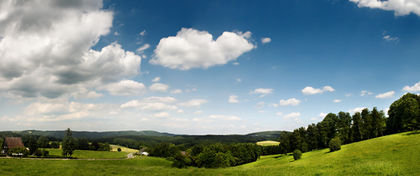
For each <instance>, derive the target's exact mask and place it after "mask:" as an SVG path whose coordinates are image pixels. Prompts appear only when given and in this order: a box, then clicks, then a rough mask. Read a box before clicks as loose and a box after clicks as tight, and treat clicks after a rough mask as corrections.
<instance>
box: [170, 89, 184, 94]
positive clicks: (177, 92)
mask: <svg viewBox="0 0 420 176" xmlns="http://www.w3.org/2000/svg"><path fill="white" fill-rule="evenodd" d="M182 92H183V91H182V90H181V89H175V90H172V91H171V94H180V93H182Z"/></svg>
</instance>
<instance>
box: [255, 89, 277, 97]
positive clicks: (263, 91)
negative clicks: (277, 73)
mask: <svg viewBox="0 0 420 176" xmlns="http://www.w3.org/2000/svg"><path fill="white" fill-rule="evenodd" d="M273 91H274V89H268V88H257V89H254V90H253V91H251V93H252V94H259V95H260V97H264V96H266V95H268V94H271V93H273Z"/></svg>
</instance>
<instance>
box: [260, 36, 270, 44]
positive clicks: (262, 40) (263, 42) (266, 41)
mask: <svg viewBox="0 0 420 176" xmlns="http://www.w3.org/2000/svg"><path fill="white" fill-rule="evenodd" d="M270 42H271V38H268V37H265V38H261V43H262V44H266V43H270Z"/></svg>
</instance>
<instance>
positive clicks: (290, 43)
mask: <svg viewBox="0 0 420 176" xmlns="http://www.w3.org/2000/svg"><path fill="white" fill-rule="evenodd" d="M407 3H409V2H400V1H396V0H388V1H377V0H349V1H347V0H342V1H338V0H320V1H312V0H288V1H264V2H259V1H240V2H239V1H123V2H121V1H109V0H106V1H104V2H102V1H83V0H80V1H73V2H66V1H48V2H47V3H46V4H41V2H38V1H29V2H26V3H23V4H17V3H14V2H13V1H10V2H8V1H5V2H3V3H2V4H1V5H0V9H2V11H3V14H1V13H0V26H2V27H0V55H1V56H2V58H1V59H0V61H1V62H2V64H1V65H0V84H1V86H0V109H1V111H0V119H1V121H2V122H3V123H1V124H0V129H2V130H21V129H41V130H61V129H65V128H67V127H70V128H72V129H74V130H88V131H110V130H157V131H162V132H172V133H183V134H209V133H211V134H228V133H248V132H255V131H264V130H293V129H294V128H297V127H300V126H306V125H308V124H310V123H316V122H319V121H320V120H322V116H323V115H325V113H329V112H333V113H337V112H339V111H349V112H352V113H353V112H355V111H357V110H360V109H361V108H363V107H368V108H372V107H378V109H381V110H386V109H387V108H388V107H389V105H390V104H391V103H392V102H393V101H395V100H396V99H397V98H398V97H400V96H401V95H403V94H405V93H406V92H413V93H419V92H420V79H419V76H420V69H418V68H419V66H420V61H419V53H420V49H419V46H420V30H419V29H420V1H418V0H412V2H411V3H412V4H414V5H407ZM25 7H32V8H25Z"/></svg>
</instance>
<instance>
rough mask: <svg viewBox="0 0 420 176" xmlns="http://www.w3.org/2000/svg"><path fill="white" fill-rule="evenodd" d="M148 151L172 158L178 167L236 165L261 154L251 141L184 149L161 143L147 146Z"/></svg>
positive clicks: (259, 148)
mask: <svg viewBox="0 0 420 176" xmlns="http://www.w3.org/2000/svg"><path fill="white" fill-rule="evenodd" d="M148 152H149V153H150V155H151V156H158V157H165V158H168V159H169V160H172V161H173V166H174V167H178V168H183V167H187V166H195V167H205V168H218V167H229V166H237V165H241V164H245V163H249V162H253V161H256V160H257V159H258V158H259V157H260V155H261V154H262V150H261V147H260V146H258V145H256V144H253V143H234V144H221V143H215V144H210V145H204V144H198V145H194V146H193V147H191V148H189V149H188V150H186V151H181V150H180V149H179V148H178V147H177V146H175V145H174V144H169V143H161V144H157V145H155V146H153V147H151V148H149V149H148Z"/></svg>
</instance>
